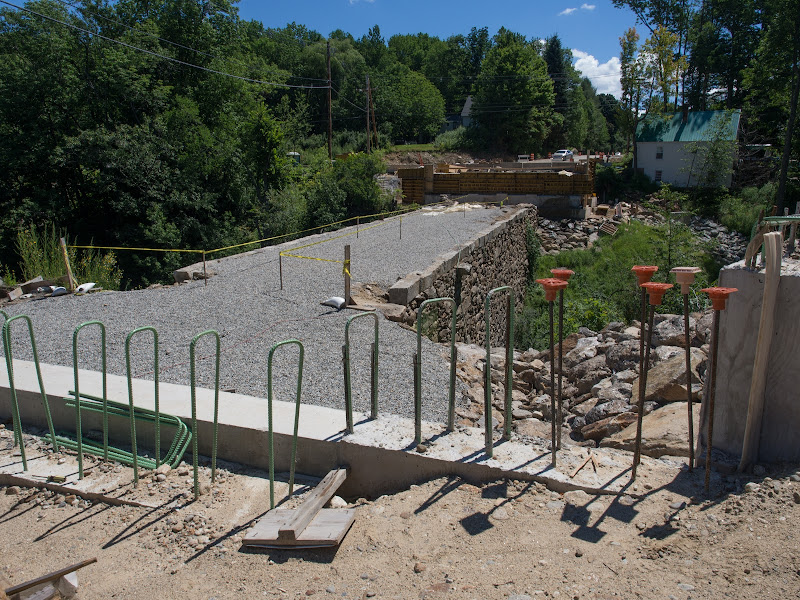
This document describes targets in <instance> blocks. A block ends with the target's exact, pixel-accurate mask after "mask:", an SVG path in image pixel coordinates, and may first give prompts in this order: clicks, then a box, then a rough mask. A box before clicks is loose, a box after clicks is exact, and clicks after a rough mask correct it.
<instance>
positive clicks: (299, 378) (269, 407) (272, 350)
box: [267, 340, 305, 509]
mask: <svg viewBox="0 0 800 600" xmlns="http://www.w3.org/2000/svg"><path fill="white" fill-rule="evenodd" d="M290 344H295V345H297V346H298V347H299V348H300V356H299V358H298V361H299V369H298V373H297V399H296V400H295V412H294V435H293V436H292V462H291V464H290V465H289V495H290V496H291V495H292V492H293V491H294V468H295V460H296V459H297V430H298V427H299V425H300V394H301V391H302V385H303V356H304V355H305V348H304V347H303V343H302V342H301V341H300V340H284V341H282V342H278V343H277V344H275V345H274V346H272V348H270V350H269V356H268V358H267V422H268V427H269V507H270V509H273V508H275V436H274V433H273V427H272V355H273V354H275V351H276V350H277V349H278V348H280V347H281V346H287V345H290Z"/></svg>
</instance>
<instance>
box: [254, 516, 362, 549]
mask: <svg viewBox="0 0 800 600" xmlns="http://www.w3.org/2000/svg"><path fill="white" fill-rule="evenodd" d="M296 512H298V511H297V510H288V509H275V510H271V511H270V512H268V513H267V514H266V515H264V517H263V518H261V519H260V520H259V521H258V522H257V523H256V524H255V525H254V526H253V528H252V529H251V530H250V531H248V532H247V535H245V537H244V539H243V540H242V545H243V546H259V547H265V548H278V547H286V546H291V547H294V548H319V547H328V546H337V545H339V544H340V543H341V541H342V539H344V536H345V534H346V533H347V532H348V531H349V530H350V527H351V526H352V525H353V522H354V521H355V518H356V511H355V509H354V508H323V509H322V510H320V511H319V512H318V513H317V514H316V515H315V516H314V519H313V520H312V521H311V523H309V525H308V527H306V528H305V529H304V530H303V532H302V533H301V534H300V535H299V536H298V537H297V538H296V539H282V538H280V537H279V532H280V530H281V528H282V527H285V526H286V524H287V523H289V522H291V521H292V520H294V519H295V517H296V515H295V513H296Z"/></svg>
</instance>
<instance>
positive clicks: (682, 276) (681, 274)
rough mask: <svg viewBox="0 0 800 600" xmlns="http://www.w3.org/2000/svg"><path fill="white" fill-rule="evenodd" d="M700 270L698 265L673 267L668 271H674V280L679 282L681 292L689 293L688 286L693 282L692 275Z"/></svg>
mask: <svg viewBox="0 0 800 600" xmlns="http://www.w3.org/2000/svg"><path fill="white" fill-rule="evenodd" d="M699 272H700V267H675V268H674V269H672V270H671V271H670V273H675V281H677V282H678V283H680V284H681V294H683V295H686V294H688V293H689V286H690V285H692V284H693V283H694V276H695V275H696V274H697V273H699Z"/></svg>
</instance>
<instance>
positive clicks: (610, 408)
mask: <svg viewBox="0 0 800 600" xmlns="http://www.w3.org/2000/svg"><path fill="white" fill-rule="evenodd" d="M630 411H631V406H630V404H628V403H627V402H626V401H625V400H613V401H612V402H604V403H603V404H598V405H597V406H595V407H594V408H593V409H591V410H590V411H589V412H588V413H586V423H587V424H589V423H596V422H597V421H599V420H601V419H606V418H608V417H613V416H614V415H621V414H622V413H625V412H630Z"/></svg>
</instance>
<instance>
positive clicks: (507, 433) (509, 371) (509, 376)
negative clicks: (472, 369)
mask: <svg viewBox="0 0 800 600" xmlns="http://www.w3.org/2000/svg"><path fill="white" fill-rule="evenodd" d="M513 294H514V292H513V290H511V289H509V290H508V296H507V297H506V418H505V423H504V424H503V425H504V430H503V439H505V440H510V439H511V422H512V421H513V418H514V415H513V414H512V413H513V409H512V406H513V405H512V402H511V397H512V393H511V392H512V388H513V387H514V296H513Z"/></svg>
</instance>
